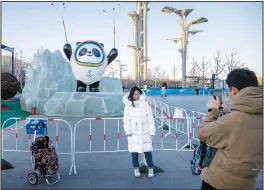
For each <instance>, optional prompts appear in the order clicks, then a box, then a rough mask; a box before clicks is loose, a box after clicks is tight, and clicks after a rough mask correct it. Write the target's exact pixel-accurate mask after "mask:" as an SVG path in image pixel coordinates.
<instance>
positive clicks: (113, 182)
mask: <svg viewBox="0 0 264 190" xmlns="http://www.w3.org/2000/svg"><path fill="white" fill-rule="evenodd" d="M194 97H195V98H194ZM156 98H158V97H156ZM207 99H208V97H206V96H199V98H196V96H181V97H180V96H169V97H167V100H166V101H169V103H171V104H174V105H175V106H180V107H184V106H185V107H184V108H185V109H187V110H188V109H189V108H190V109H191V108H192V107H193V110H195V109H196V110H197V111H203V107H205V103H206V100H207ZM189 104H190V105H192V107H190V106H189ZM188 106H189V107H188ZM65 120H67V121H68V122H69V123H70V125H71V126H72V128H73V127H74V126H75V124H76V123H77V122H78V120H80V118H67V119H65ZM105 124H106V125H105V134H106V141H105V147H104V122H103V121H92V122H91V130H90V123H89V121H84V122H82V123H80V125H79V127H78V128H77V131H76V137H77V138H76V152H84V151H87V152H89V151H90V150H91V151H92V152H90V153H88V154H77V155H76V168H77V174H76V175H74V174H72V175H71V176H69V175H68V173H69V169H70V165H71V164H70V155H64V154H60V155H59V160H60V170H59V171H60V174H61V181H60V182H59V183H58V184H56V185H55V186H52V187H50V186H48V185H47V184H46V183H45V181H44V180H43V179H40V181H39V184H38V185H37V186H31V185H30V184H29V183H28V182H27V175H28V173H30V172H31V171H32V168H31V161H30V155H31V154H30V152H25V153H22V152H6V151H5V152H4V157H5V159H7V160H8V161H10V162H11V163H12V164H13V165H14V167H15V169H12V170H7V171H3V172H2V188H3V189H18V188H19V189H104V188H107V189H198V188H200V177H199V176H194V175H192V174H191V171H190V164H189V160H190V159H191V158H192V152H186V151H184V152H183V151H180V150H179V149H181V148H182V146H183V145H184V144H185V143H186V142H187V136H186V135H184V134H182V133H180V134H179V141H178V143H177V144H176V142H177V141H176V140H175V138H173V137H172V136H168V137H167V138H165V139H164V140H163V143H162V139H161V131H157V133H156V137H155V140H154V143H153V144H154V148H155V149H159V150H155V151H154V153H153V158H154V162H155V165H157V166H159V167H161V168H162V169H164V170H165V172H164V173H161V174H157V175H156V176H155V177H154V178H153V179H149V178H148V177H147V176H146V175H143V176H142V178H139V179H136V178H134V176H133V173H132V169H131V168H132V166H131V156H130V154H129V153H128V152H126V151H125V152H114V153H109V152H107V153H102V152H95V151H104V150H107V151H114V150H117V149H119V150H126V149H127V141H126V138H125V136H124V132H123V128H122V120H120V121H119V124H120V125H119V132H120V138H119V141H118V139H117V136H118V135H117V134H118V120H111V121H110V120H109V121H106V123H105ZM23 125H24V123H23V121H22V122H21V123H19V124H18V127H20V126H23ZM58 126H59V144H58V148H57V150H58V152H59V153H69V152H70V129H69V128H68V126H67V125H66V124H65V123H61V122H59V123H58ZM157 126H158V123H157ZM48 130H49V134H50V136H51V138H52V141H53V143H54V144H56V141H55V139H56V138H55V134H56V122H54V121H52V122H49V127H48ZM165 132H166V131H165ZM90 135H92V141H91V145H90ZM3 141H4V148H5V149H15V147H16V143H15V131H14V130H13V131H7V132H4V138H3ZM118 143H119V144H118ZM162 145H163V149H170V150H160V149H162ZM17 147H18V149H19V150H28V147H29V141H28V136H27V135H25V129H24V128H21V129H19V130H18V141H17ZM176 147H177V149H176ZM90 148H91V149H90ZM54 178H55V176H54ZM259 179H260V180H259V187H262V186H261V184H262V175H260V178H259Z"/></svg>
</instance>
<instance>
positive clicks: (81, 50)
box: [75, 41, 105, 67]
mask: <svg viewBox="0 0 264 190" xmlns="http://www.w3.org/2000/svg"><path fill="white" fill-rule="evenodd" d="M104 58H105V55H104V51H103V49H102V47H101V46H100V45H99V44H97V43H96V42H92V41H88V42H83V43H80V44H78V46H77V48H76V51H75V59H76V61H77V63H78V64H79V65H82V66H89V67H98V66H101V65H102V64H103V61H104Z"/></svg>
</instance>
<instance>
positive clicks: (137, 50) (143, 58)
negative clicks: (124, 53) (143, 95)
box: [127, 45, 150, 87]
mask: <svg viewBox="0 0 264 190" xmlns="http://www.w3.org/2000/svg"><path fill="white" fill-rule="evenodd" d="M127 47H128V48H132V49H134V50H135V52H136V56H137V86H138V87H139V80H140V69H139V67H140V66H141V64H142V63H144V62H145V61H150V59H149V58H148V57H142V58H140V51H141V50H142V48H137V47H136V46H133V45H128V46H127Z"/></svg>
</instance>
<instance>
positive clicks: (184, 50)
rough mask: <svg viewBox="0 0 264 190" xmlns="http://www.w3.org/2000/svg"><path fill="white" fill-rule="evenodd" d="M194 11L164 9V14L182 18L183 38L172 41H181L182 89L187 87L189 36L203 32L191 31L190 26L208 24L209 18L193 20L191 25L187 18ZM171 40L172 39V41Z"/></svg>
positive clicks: (167, 7)
mask: <svg viewBox="0 0 264 190" xmlns="http://www.w3.org/2000/svg"><path fill="white" fill-rule="evenodd" d="M192 11H193V9H184V10H180V9H176V8H173V7H169V6H166V7H164V8H163V9H162V12H166V13H175V14H177V15H179V16H180V18H181V21H180V22H179V21H178V22H179V24H180V26H181V37H180V38H173V39H172V40H173V41H174V42H175V43H177V42H178V41H179V40H180V41H181V49H179V52H180V53H181V58H182V88H185V87H186V60H187V45H188V42H189V41H188V39H189V35H194V34H197V33H199V32H203V30H193V31H190V30H189V29H190V26H191V25H193V24H200V23H204V22H208V19H207V18H204V17H201V18H198V19H195V20H193V21H192V22H190V23H189V24H187V22H186V18H187V16H188V15H189V14H190V13H191V12H192ZM170 40H171V39H170Z"/></svg>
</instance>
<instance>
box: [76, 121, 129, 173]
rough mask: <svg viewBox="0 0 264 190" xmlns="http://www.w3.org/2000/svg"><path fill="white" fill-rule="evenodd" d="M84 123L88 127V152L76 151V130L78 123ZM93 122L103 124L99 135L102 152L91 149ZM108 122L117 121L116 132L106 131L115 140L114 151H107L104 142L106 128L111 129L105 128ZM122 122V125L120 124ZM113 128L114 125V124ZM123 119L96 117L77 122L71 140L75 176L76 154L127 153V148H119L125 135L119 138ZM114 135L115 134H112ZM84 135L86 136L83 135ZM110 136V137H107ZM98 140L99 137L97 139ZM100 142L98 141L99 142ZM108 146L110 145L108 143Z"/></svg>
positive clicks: (105, 139)
mask: <svg viewBox="0 0 264 190" xmlns="http://www.w3.org/2000/svg"><path fill="white" fill-rule="evenodd" d="M84 121H88V123H89V125H88V129H89V135H88V136H86V138H87V139H88V140H89V150H86V151H76V139H77V138H76V134H77V129H78V128H79V126H80V123H82V122H84ZM93 121H95V122H99V121H102V122H103V129H101V130H102V132H103V134H99V136H100V135H101V138H102V140H103V144H102V146H103V147H101V148H102V150H92V148H93V146H92V145H93V138H92V128H93V127H92V122H93ZM107 121H108V122H110V121H117V124H116V126H117V131H116V133H115V132H114V131H113V130H111V131H110V130H108V131H109V133H112V136H113V137H115V138H116V140H115V141H116V149H112V150H107V147H106V141H107V138H108V137H107V134H106V132H107V128H111V129H113V128H112V127H110V126H108V127H107V128H106V122H107ZM121 122H122V125H121V124H120V123H121ZM114 126H115V124H114ZM122 126H123V118H101V117H97V118H84V119H81V120H80V121H78V122H77V123H76V125H75V127H74V132H73V134H74V138H73V154H74V158H73V163H74V167H73V168H74V174H76V164H75V155H76V154H87V153H103V152H125V151H128V150H127V147H126V149H121V148H120V138H121V137H125V135H123V136H121V133H122V132H123V127H122ZM114 133H115V134H114ZM85 135H86V134H85ZM109 136H111V135H109ZM99 138H100V137H99ZM95 139H96V138H95ZM96 140H97V143H99V142H98V139H96ZM99 141H100V140H99ZM109 144H110V143H109Z"/></svg>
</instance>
